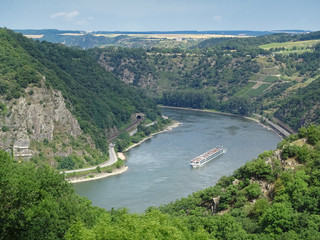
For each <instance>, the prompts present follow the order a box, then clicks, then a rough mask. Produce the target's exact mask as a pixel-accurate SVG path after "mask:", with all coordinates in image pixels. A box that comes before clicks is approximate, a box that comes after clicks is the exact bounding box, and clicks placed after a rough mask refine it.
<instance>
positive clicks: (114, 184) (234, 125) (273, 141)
mask: <svg viewBox="0 0 320 240" xmlns="http://www.w3.org/2000/svg"><path fill="white" fill-rule="evenodd" d="M163 114H164V115H167V116H169V117H170V118H172V119H173V120H176V121H179V122H181V123H182V124H181V125H180V126H179V127H177V128H174V129H173V130H172V131H169V132H164V133H161V134H158V135H156V136H154V137H153V138H151V139H149V140H147V141H145V142H144V143H142V144H141V145H139V146H137V147H135V148H132V149H131V150H129V151H128V152H127V153H126V156H127V161H126V165H128V167H129V169H128V171H126V172H125V173H123V174H121V175H117V176H113V177H110V178H105V179H101V180H96V181H92V182H84V183H78V184H74V188H75V191H76V193H78V194H79V195H82V196H87V197H88V198H89V199H90V200H91V201H92V202H93V204H94V205H97V206H100V207H103V208H105V209H107V210H110V209H111V208H112V207H114V208H121V207H125V208H128V209H129V210H130V211H131V212H143V211H144V210H145V209H146V208H148V207H149V206H159V205H161V204H165V203H168V202H170V201H174V200H176V199H177V198H180V197H186V196H188V195H189V194H191V193H192V192H195V191H197V190H200V189H203V188H206V187H209V186H212V185H214V184H215V183H216V182H217V181H218V180H219V179H220V177H221V176H223V175H230V174H232V173H233V171H234V170H235V169H237V168H239V167H240V166H242V165H244V164H245V163H246V162H247V161H250V160H252V159H253V158H256V157H257V156H258V154H259V153H261V152H263V151H265V150H272V149H275V148H276V146H277V143H278V142H280V141H281V139H280V138H279V137H278V136H277V135H276V134H275V133H274V132H272V131H269V130H267V129H265V128H263V127H261V126H259V125H258V124H257V123H256V122H254V121H251V120H247V119H244V118H240V117H235V116H226V115H220V114H215V113H205V112H197V111H188V110H175V109H163ZM217 145H222V146H224V147H225V148H227V152H226V153H224V154H223V155H221V156H219V157H217V158H216V159H213V160H212V161H210V162H209V163H207V164H206V165H205V166H203V167H201V168H196V169H193V168H191V167H190V165H189V163H190V160H191V159H193V158H194V157H196V156H198V155H200V154H202V153H204V152H206V151H208V150H209V149H211V148H213V147H215V146H217Z"/></svg>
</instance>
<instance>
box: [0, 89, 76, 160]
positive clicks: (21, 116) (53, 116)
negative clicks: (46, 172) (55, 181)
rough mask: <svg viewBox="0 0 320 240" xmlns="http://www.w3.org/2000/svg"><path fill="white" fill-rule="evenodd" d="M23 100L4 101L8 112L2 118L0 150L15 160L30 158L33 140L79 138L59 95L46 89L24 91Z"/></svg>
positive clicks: (70, 116) (73, 119) (74, 122)
mask: <svg viewBox="0 0 320 240" xmlns="http://www.w3.org/2000/svg"><path fill="white" fill-rule="evenodd" d="M25 92H26V94H25V96H24V97H20V98H19V99H13V100H11V101H9V102H5V104H6V106H7V111H6V113H5V115H3V116H2V117H1V118H2V119H1V127H2V129H1V130H2V131H0V138H1V141H0V147H1V148H3V149H6V150H7V151H11V152H12V153H13V155H14V156H15V157H23V158H30V157H32V155H33V153H34V152H33V151H32V150H31V149H30V143H31V141H32V140H36V141H48V142H49V141H51V140H52V139H53V136H54V134H56V133H65V134H68V135H70V136H72V137H75V138H76V137H78V136H79V135H81V134H82V130H81V128H80V125H79V123H78V121H77V119H76V118H75V117H74V116H73V115H72V114H71V112H70V111H69V110H68V109H67V107H66V103H65V100H64V98H63V97H62V94H61V92H59V91H57V90H52V89H48V88H46V87H42V88H39V87H32V88H27V89H26V90H25Z"/></svg>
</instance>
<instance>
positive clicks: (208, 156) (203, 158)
mask: <svg viewBox="0 0 320 240" xmlns="http://www.w3.org/2000/svg"><path fill="white" fill-rule="evenodd" d="M223 152H224V151H223V147H215V148H213V149H211V150H209V151H208V152H205V153H203V154H201V155H200V156H198V157H196V158H194V159H192V160H191V162H190V165H191V166H192V167H201V166H202V165H204V164H205V163H207V162H209V161H211V160H212V159H214V158H216V157H218V156H219V155H221V154H222V153H223Z"/></svg>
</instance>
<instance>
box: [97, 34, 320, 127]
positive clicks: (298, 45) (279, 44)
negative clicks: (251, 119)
mask: <svg viewBox="0 0 320 240" xmlns="http://www.w3.org/2000/svg"><path fill="white" fill-rule="evenodd" d="M319 39H320V36H319V32H313V33H309V34H299V35H292V34H274V35H267V36H259V37H253V38H236V39H224V40H223V41H219V40H217V39H208V40H204V41H202V42H200V43H199V44H198V47H199V48H195V49H189V50H186V49H179V48H151V49H148V50H144V49H141V48H140V49H129V48H121V47H118V48H115V47H110V48H105V49H103V48H102V49H95V50H92V51H91V52H92V53H93V54H95V55H96V56H97V60H98V61H99V62H100V64H101V65H102V66H103V67H105V68H106V69H108V70H110V71H112V72H113V73H114V74H115V75H116V76H118V77H119V78H121V79H122V80H123V81H124V82H126V83H127V84H132V85H135V86H139V87H140V88H143V89H146V91H147V93H148V95H150V96H152V97H154V98H155V99H156V101H157V102H158V103H160V104H164V105H169V106H178V107H191V108H201V109H203V108H209V109H215V110H219V111H225V112H230V113H236V114H241V115H250V114H252V113H260V114H263V115H265V116H267V117H268V116H269V117H270V119H271V116H276V117H278V118H279V119H281V120H282V121H283V122H284V123H287V124H288V125H290V126H291V127H292V128H293V129H295V130H297V129H298V128H299V127H301V126H308V124H310V123H314V124H317V123H319V118H318V116H319V114H317V112H318V111H319V104H318V100H317V96H316V95H317V94H316V90H315V89H316V88H315V86H316V84H317V83H316V82H317V81H315V82H314V83H313V81H314V80H315V79H317V78H318V77H319V75H320V72H319V59H320V58H319ZM308 86H309V87H308ZM312 89H313V90H312ZM302 94H303V95H304V96H307V95H309V97H303V96H301V95H302ZM291 98H292V100H291ZM302 99H303V100H302ZM295 100H296V101H300V104H299V105H298V106H297V104H294V103H293V102H294V101H295ZM299 106H300V107H299ZM291 107H292V110H291ZM294 109H296V110H294ZM294 111H300V114H299V117H298V116H297V115H296V114H295V113H294ZM309 113H310V114H309Z"/></svg>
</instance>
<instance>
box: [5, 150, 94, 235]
mask: <svg viewBox="0 0 320 240" xmlns="http://www.w3.org/2000/svg"><path fill="white" fill-rule="evenodd" d="M0 165H1V166H0V189H1V191H0V211H1V215H0V229H1V230H0V231H1V236H0V239H62V238H63V236H64V235H65V233H66V231H67V230H68V229H69V227H70V226H71V224H72V222H73V221H75V220H76V219H82V220H83V222H84V223H85V225H86V226H90V225H91V224H92V223H94V222H95V219H96V218H97V217H98V216H99V213H98V212H99V211H98V210H96V209H95V208H93V207H91V206H90V202H89V201H87V200H85V199H82V198H80V197H79V196H77V195H75V194H74V193H73V189H72V187H71V185H70V184H68V183H67V182H66V181H65V180H64V177H63V175H61V174H59V173H58V172H56V171H54V170H53V169H51V168H49V167H45V166H41V167H36V166H35V165H34V164H32V163H23V162H22V163H16V162H14V160H13V159H11V157H10V156H9V154H7V153H5V152H3V151H0Z"/></svg>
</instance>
